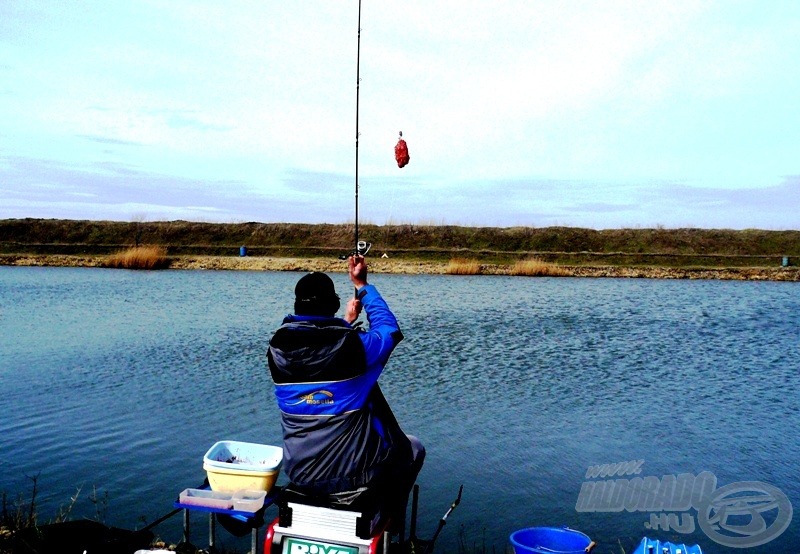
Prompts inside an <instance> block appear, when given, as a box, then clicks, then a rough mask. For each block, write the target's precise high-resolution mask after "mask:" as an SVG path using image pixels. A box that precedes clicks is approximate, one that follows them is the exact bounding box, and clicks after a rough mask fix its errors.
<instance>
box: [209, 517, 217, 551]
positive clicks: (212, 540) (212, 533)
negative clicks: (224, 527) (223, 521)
mask: <svg viewBox="0 0 800 554" xmlns="http://www.w3.org/2000/svg"><path fill="white" fill-rule="evenodd" d="M216 543H217V520H216V519H215V518H214V514H208V547H209V548H210V549H213V548H214V546H215V545H216Z"/></svg>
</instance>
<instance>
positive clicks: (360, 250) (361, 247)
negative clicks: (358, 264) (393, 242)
mask: <svg viewBox="0 0 800 554" xmlns="http://www.w3.org/2000/svg"><path fill="white" fill-rule="evenodd" d="M370 248H372V243H371V242H367V241H365V240H360V241H358V242H357V243H356V249H355V250H353V251H352V252H350V253H349V254H342V255H341V256H339V259H340V260H346V259H347V258H349V257H350V256H362V257H363V256H366V255H367V252H369V249H370Z"/></svg>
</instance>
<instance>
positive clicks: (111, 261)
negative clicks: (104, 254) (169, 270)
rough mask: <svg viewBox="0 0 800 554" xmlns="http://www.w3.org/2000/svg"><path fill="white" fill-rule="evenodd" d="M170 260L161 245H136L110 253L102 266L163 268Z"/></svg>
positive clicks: (167, 265)
mask: <svg viewBox="0 0 800 554" xmlns="http://www.w3.org/2000/svg"><path fill="white" fill-rule="evenodd" d="M169 263H170V260H169V258H168V257H167V250H166V248H164V247H163V246H136V247H133V248H128V249H127V250H123V251H121V252H117V253H116V254H112V255H110V256H109V257H108V258H106V260H105V262H103V267H113V268H118V269H164V268H166V267H169Z"/></svg>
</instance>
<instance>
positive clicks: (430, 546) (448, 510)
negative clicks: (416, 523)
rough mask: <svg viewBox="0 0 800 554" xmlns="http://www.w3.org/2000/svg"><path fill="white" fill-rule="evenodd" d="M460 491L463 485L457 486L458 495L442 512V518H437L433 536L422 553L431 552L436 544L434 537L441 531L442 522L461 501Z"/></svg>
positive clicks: (462, 490) (443, 522) (444, 521)
mask: <svg viewBox="0 0 800 554" xmlns="http://www.w3.org/2000/svg"><path fill="white" fill-rule="evenodd" d="M462 492H464V485H461V486H460V487H458V496H457V497H456V499H455V500H453V503H452V504H450V508H448V509H447V511H446V512H445V513H444V515H443V516H442V519H440V520H439V526H438V527H436V532H435V533H434V534H433V538H432V539H431V540H430V541H428V544H427V545H425V550H424V553H423V554H429V553H430V552H433V545H434V544H436V539H438V538H439V533H441V532H442V528H443V527H444V524H445V523H447V518H448V517H449V516H450V514H451V513H453V510H455V509H456V507H457V506H458V505H459V504H460V503H461V493H462Z"/></svg>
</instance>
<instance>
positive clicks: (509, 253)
mask: <svg viewBox="0 0 800 554" xmlns="http://www.w3.org/2000/svg"><path fill="white" fill-rule="evenodd" d="M360 237H361V238H363V239H365V240H368V241H370V242H372V244H373V248H372V251H371V262H370V265H371V269H372V270H373V271H376V272H385V273H437V274H453V275H498V274H500V275H518V276H580V277H655V278H680V279H691V278H704V279H707V278H712V279H769V280H784V281H797V280H800V279H799V278H798V268H797V265H798V261H799V260H800V231H765V230H757V229H749V230H742V231H735V230H720V229H609V230H600V231H598V230H592V229H579V228H568V227H547V228H542V229H537V228H532V227H512V228H490V227H458V226H426V225H387V226H375V225H362V226H360ZM352 241H353V227H352V225H347V224H341V225H329V224H320V225H308V224H282V223H237V224H214V223H194V222H187V221H169V222H112V221H75V220H52V219H48V220H45V219H6V220H0V265H49V266H53V265H65V266H98V267H126V268H163V267H171V268H176V269H252V270H277V271H309V270H318V271H341V270H342V267H343V266H342V263H341V262H340V260H339V256H340V255H342V254H346V253H348V252H349V251H350V250H351V248H352ZM143 245H148V248H147V249H146V250H145V249H144V247H143ZM241 247H245V249H246V253H247V256H246V257H241V256H240V255H239V254H240V249H241ZM786 262H788V264H789V267H783V266H784V265H785V263H786Z"/></svg>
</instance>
